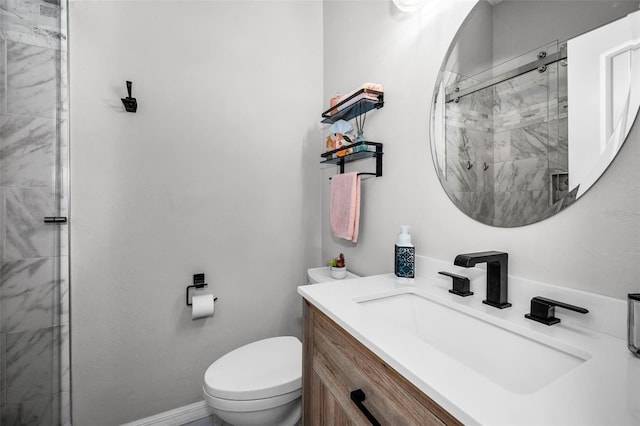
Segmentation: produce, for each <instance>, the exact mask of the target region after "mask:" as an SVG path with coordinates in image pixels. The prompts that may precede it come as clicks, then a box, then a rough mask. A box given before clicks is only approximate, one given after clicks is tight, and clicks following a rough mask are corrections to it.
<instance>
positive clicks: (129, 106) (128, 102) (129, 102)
mask: <svg viewBox="0 0 640 426" xmlns="http://www.w3.org/2000/svg"><path fill="white" fill-rule="evenodd" d="M131 86H133V83H132V82H130V81H127V93H128V94H129V96H127V97H126V98H120V100H121V101H122V103H123V104H124V109H125V110H127V112H136V111H137V110H138V101H137V100H136V98H132V97H131Z"/></svg>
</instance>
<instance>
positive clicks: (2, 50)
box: [0, 37, 7, 114]
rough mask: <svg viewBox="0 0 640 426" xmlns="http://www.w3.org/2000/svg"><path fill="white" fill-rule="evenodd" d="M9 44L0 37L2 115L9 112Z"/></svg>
mask: <svg viewBox="0 0 640 426" xmlns="http://www.w3.org/2000/svg"><path fill="white" fill-rule="evenodd" d="M6 46H7V43H6V42H5V41H4V39H3V38H2V37H0V114H4V113H6V112H7V88H6V78H5V77H6V75H7V74H6V72H7V50H6Z"/></svg>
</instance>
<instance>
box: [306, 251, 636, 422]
mask: <svg viewBox="0 0 640 426" xmlns="http://www.w3.org/2000/svg"><path fill="white" fill-rule="evenodd" d="M440 266H442V265H441V264H440V265H439V264H437V261H436V264H435V267H436V268H437V267H440ZM424 269H429V268H424ZM431 269H432V268H431ZM446 270H449V271H451V272H456V273H461V274H463V275H467V276H469V277H470V278H472V290H473V291H474V292H476V294H475V295H474V296H471V297H466V298H462V297H459V296H456V295H453V294H451V293H449V292H448V286H449V284H448V281H447V279H446V278H445V277H441V276H433V270H431V271H429V273H427V274H426V276H423V277H418V278H416V280H415V284H414V285H413V286H411V289H412V290H411V291H415V293H416V294H418V293H419V294H420V295H422V296H424V297H426V298H428V299H431V300H433V301H435V302H437V303H438V304H440V305H443V306H446V307H450V308H453V309H455V310H457V311H460V312H466V313H469V312H472V313H473V316H474V317H475V318H479V319H481V320H483V321H486V322H492V323H494V324H497V325H499V326H501V327H504V328H506V329H508V330H511V331H513V332H515V333H518V334H520V335H523V336H527V337H531V338H532V339H535V340H538V341H547V342H551V343H552V344H551V346H553V345H555V344H556V343H557V345H559V346H563V345H564V346H565V347H571V348H575V350H576V351H578V352H581V353H585V354H588V355H587V356H586V357H585V358H588V359H586V361H584V362H582V363H581V364H580V365H578V366H577V367H575V368H573V369H571V370H569V371H568V372H566V373H564V374H562V375H560V376H559V377H557V378H555V379H554V380H552V381H551V382H550V383H548V384H546V385H545V386H543V387H542V388H540V389H537V390H535V391H533V392H529V393H526V392H524V393H517V392H514V391H512V390H508V389H507V388H505V387H503V386H501V385H499V384H498V383H496V382H494V381H492V380H490V379H489V378H487V377H485V376H483V375H481V374H478V373H477V372H476V371H474V370H473V369H472V368H470V367H468V366H467V365H464V364H463V363H460V362H458V361H457V360H456V359H454V358H452V357H450V356H448V355H447V354H446V353H444V352H440V351H438V348H437V347H435V346H430V345H429V344H428V343H426V342H416V340H415V338H412V337H411V336H410V335H409V334H408V333H402V332H397V329H396V330H394V329H393V327H391V326H389V327H386V326H385V325H384V324H381V323H380V321H371V314H370V313H368V314H367V313H366V312H365V311H364V310H363V307H362V306H361V305H360V304H359V303H357V300H359V299H361V298H362V297H367V296H371V295H377V294H381V293H384V292H389V291H392V292H393V291H396V290H397V291H404V290H403V289H406V288H407V286H406V285H400V284H396V283H395V281H394V279H393V275H392V274H386V275H377V276H373V277H365V278H358V279H351V280H343V281H339V282H330V283H323V284H316V285H306V286H300V287H298V293H299V294H300V295H302V297H304V298H305V299H306V300H308V301H309V302H311V303H312V304H313V305H314V306H316V307H317V308H318V309H319V310H320V311H322V312H323V313H325V314H326V315H327V316H328V317H330V318H331V319H333V320H334V321H335V322H336V323H338V324H339V325H340V326H342V327H343V328H344V329H345V330H346V331H348V332H349V333H350V334H351V335H353V336H354V337H355V338H356V339H357V340H359V341H360V342H361V343H363V344H364V345H365V346H366V347H367V348H369V349H370V350H371V351H372V352H374V353H375V354H376V355H378V356H379V357H380V358H381V359H383V360H384V361H385V362H387V363H388V364H389V365H390V366H392V367H393V368H394V369H396V370H397V371H398V372H399V373H400V374H402V375H403V376H404V377H405V378H407V379H408V380H409V381H410V382H411V383H413V384H414V385H415V386H416V387H417V388H418V389H420V390H421V391H423V392H424V393H425V394H427V395H428V396H429V397H431V398H432V399H433V400H434V401H436V402H437V403H438V404H440V405H441V406H442V407H443V408H445V409H446V410H447V411H449V412H450V413H451V414H453V415H454V416H455V417H456V418H458V419H459V420H460V421H461V422H463V423H465V424H486V425H640V358H637V357H634V356H633V355H632V354H631V353H630V352H629V350H628V349H627V346H626V340H624V339H622V338H621V334H623V333H622V331H621V330H620V328H621V326H620V324H619V323H620V321H619V319H621V318H623V315H621V314H620V313H619V312H617V311H619V310H620V309H626V302H625V301H621V300H617V299H610V300H607V299H609V298H604V297H603V296H597V295H593V298H591V296H590V295H589V294H587V293H581V294H579V292H575V291H573V294H571V291H570V293H569V299H568V300H567V299H566V298H565V299H562V298H560V297H562V296H563V295H562V292H563V291H564V290H563V289H561V288H560V289H558V288H555V287H553V286H549V287H546V286H547V285H542V286H541V287H536V286H535V285H534V290H532V291H537V292H543V291H544V293H543V294H537V295H540V296H547V297H550V296H551V295H553V296H555V297H554V298H557V299H558V300H562V301H564V302H568V303H572V302H574V303H575V299H576V298H578V299H581V303H582V305H581V306H585V307H587V308H588V309H589V310H590V313H589V314H587V315H590V317H587V316H584V317H585V318H589V319H588V320H584V323H585V325H589V326H590V328H587V327H586V326H582V325H580V321H581V318H579V317H578V316H572V315H571V313H566V314H565V312H566V311H564V310H560V309H559V310H557V311H556V316H557V317H558V318H561V319H563V321H562V322H561V323H559V324H556V325H553V326H546V325H543V324H539V323H537V322H534V321H530V320H527V319H525V318H524V314H525V313H527V312H528V304H527V303H528V300H519V301H516V300H511V299H510V302H512V303H513V307H511V308H508V309H504V310H500V309H495V308H492V307H490V306H487V305H485V304H483V303H482V299H483V298H484V297H483V294H482V289H481V288H480V286H481V285H482V286H484V280H480V281H479V277H480V276H483V274H484V271H482V270H480V271H478V270H477V269H476V268H473V269H468V270H465V271H463V272H460V270H459V269H457V268H455V267H450V268H447V269H446ZM465 273H466V274H465ZM510 280H512V278H511V277H510ZM449 281H450V279H449ZM512 281H513V280H512ZM479 283H481V285H480V284H479ZM519 284H521V286H525V285H523V284H522V283H519ZM474 286H475V288H474ZM413 289H415V290H413ZM545 289H546V291H545ZM558 293H560V296H558ZM564 296H565V297H567V296H566V295H564ZM571 296H572V297H571ZM354 299H356V300H354ZM604 305H607V306H604ZM607 309H608V310H607ZM612 309H614V310H615V312H616V313H615V314H611V312H612V311H611V310H612ZM623 314H624V315H625V316H626V310H625V311H624V312H623ZM461 315H464V313H462V314H461ZM454 316H455V315H454ZM604 317H615V318H616V321H614V322H615V327H614V328H615V330H616V333H609V334H607V333H604V332H601V331H596V330H598V329H599V330H602V329H603V328H604V329H605V330H606V329H607V327H609V328H611V327H610V325H602V324H596V325H597V327H593V325H594V322H595V321H596V320H597V319H598V318H604ZM594 318H595V319H596V320H594ZM594 328H595V329H594ZM451 338H452V339H464V338H465V336H451ZM468 350H469V351H473V350H474V349H473V347H469V348H468ZM522 358H523V359H521V360H519V362H520V363H521V365H522V369H526V368H527V364H528V363H530V362H531V360H528V359H526V355H525V356H523V357H522Z"/></svg>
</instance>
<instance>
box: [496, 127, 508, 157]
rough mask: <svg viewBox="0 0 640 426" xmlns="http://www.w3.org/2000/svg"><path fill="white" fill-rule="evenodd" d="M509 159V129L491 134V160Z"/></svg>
mask: <svg viewBox="0 0 640 426" xmlns="http://www.w3.org/2000/svg"><path fill="white" fill-rule="evenodd" d="M510 159H511V131H510V130H505V131H502V132H498V133H495V134H494V135H493V160H494V161H496V162H500V161H509V160H510Z"/></svg>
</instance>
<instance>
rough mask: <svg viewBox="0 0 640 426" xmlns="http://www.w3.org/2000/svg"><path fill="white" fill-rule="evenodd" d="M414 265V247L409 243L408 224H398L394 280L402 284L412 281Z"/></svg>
mask: <svg viewBox="0 0 640 426" xmlns="http://www.w3.org/2000/svg"><path fill="white" fill-rule="evenodd" d="M415 265H416V249H415V247H414V246H413V244H411V235H410V234H409V226H408V225H402V226H400V233H399V234H398V241H397V242H396V250H395V274H396V282H398V283H403V284H411V283H413V278H414V276H415Z"/></svg>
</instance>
